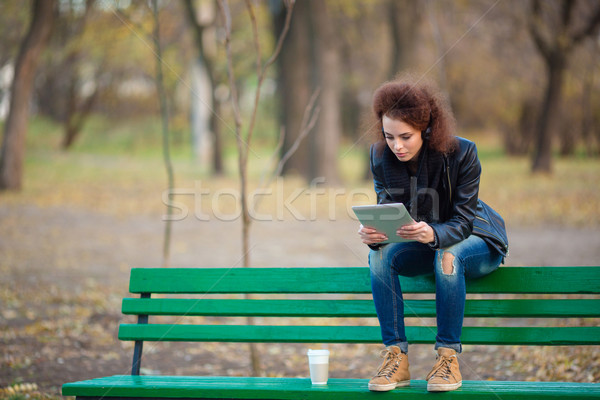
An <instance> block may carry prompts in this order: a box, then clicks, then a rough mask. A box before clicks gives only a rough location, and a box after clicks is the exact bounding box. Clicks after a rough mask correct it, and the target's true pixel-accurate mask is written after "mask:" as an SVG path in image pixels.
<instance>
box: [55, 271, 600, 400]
mask: <svg viewBox="0 0 600 400" xmlns="http://www.w3.org/2000/svg"><path fill="white" fill-rule="evenodd" d="M369 279H370V278H369V270H368V268H250V269H245V268H234V269H214V268H208V269H205V268H203V269H191V268H182V269H162V268H149V269H141V268H140V269H132V271H131V280H130V292H131V293H136V294H140V298H125V299H124V300H123V313H125V314H130V315H137V316H138V323H136V324H122V325H121V326H120V329H119V339H121V340H127V341H134V342H135V346H134V356H133V368H132V374H131V375H117V376H110V377H104V378H98V379H92V380H86V381H81V382H74V383H67V384H65V385H63V388H62V393H63V395H65V396H77V398H78V399H109V400H110V399H113V400H114V399H117V398H119V399H122V398H160V399H166V398H196V399H200V398H202V399H204V398H206V399H209V398H210V399H215V398H219V399H221V398H223V399H225V398H227V399H229V398H238V399H344V400H346V399H359V398H360V399H362V398H375V397H377V398H392V397H394V398H398V399H408V398H416V397H422V396H436V397H438V396H439V397H443V398H464V397H467V396H469V397H471V398H477V399H494V400H498V399H502V400H508V399H523V398H534V397H535V398H538V397H541V396H544V397H560V398H562V399H570V398H595V399H598V398H600V384H594V383H574V382H514V381H512V382H511V381H464V382H463V386H462V387H461V388H460V389H458V390H456V391H453V392H446V393H436V394H432V393H428V392H427V390H426V382H425V381H423V380H413V381H412V382H411V385H410V387H407V388H400V389H396V390H393V391H391V392H387V393H372V392H369V390H368V389H367V381H368V379H366V378H369V377H361V378H365V379H330V380H329V383H328V385H327V386H322V387H317V386H312V385H311V383H310V379H309V378H263V377H213V376H141V375H139V370H140V364H141V360H142V359H141V356H142V348H143V342H144V341H193V342H275V343H291V342H293V343H380V342H381V337H380V330H379V327H378V326H373V324H371V325H367V326H364V325H362V326H361V325H352V326H340V325H339V324H336V323H333V324H331V325H328V326H323V325H319V326H305V325H302V321H303V320H299V322H298V324H294V325H292V324H288V325H281V324H280V322H281V320H280V321H277V322H278V323H279V324H278V325H253V326H246V325H230V324H226V325H214V324H202V325H198V324H191V323H189V321H188V323H187V324H186V323H181V324H160V323H159V324H157V323H154V324H153V323H151V322H152V321H149V316H162V315H171V316H179V317H178V319H182V320H185V318H183V317H191V316H227V317H229V316H255V317H258V316H260V317H276V318H281V317H285V318H284V319H283V321H293V320H294V318H292V317H298V318H306V317H325V318H330V317H341V318H375V317H376V314H375V310H374V306H373V302H372V300H368V299H366V300H362V299H356V296H354V297H355V298H354V299H347V298H349V297H352V296H348V295H341V296H337V298H340V299H335V298H332V296H328V297H327V296H324V295H323V294H330V293H336V294H365V293H370V280H369ZM401 279H402V281H401V282H402V287H403V291H404V292H406V293H434V292H435V283H434V280H433V277H431V276H425V277H416V278H401ZM467 291H468V293H483V294H518V296H515V295H512V296H504V297H511V298H510V299H498V298H489V297H494V296H487V297H488V298H485V299H470V298H469V299H468V300H467V305H466V310H465V316H466V317H489V318H527V319H530V318H561V319H562V318H586V320H585V321H586V324H585V325H590V326H546V325H548V324H546V325H545V326H543V327H532V326H511V327H498V326H465V327H464V329H463V335H462V341H463V343H464V344H480V345H481V344H483V345H486V344H493V345H541V346H560V345H568V346H573V345H598V344H600V327H599V326H598V323H597V322H598V317H600V297H599V296H598V294H600V267H501V268H500V269H499V270H498V271H496V272H494V273H493V274H491V275H489V276H487V277H484V278H481V279H478V280H473V281H468V283H467ZM232 293H236V294H242V293H254V294H264V296H262V297H263V298H262V299H244V298H242V296H234V297H239V299H238V298H233V299H232V298H215V296H212V294H227V295H228V296H222V297H232V296H231V294H232ZM151 294H160V296H157V298H152V297H151ZM185 294H194V295H195V296H187V298H186V297H185V296H182V295H185ZM206 294H211V296H210V297H211V298H205V297H206V296H204V295H206ZM266 294H288V296H286V297H285V298H284V299H281V297H282V296H266ZM300 294H301V296H299V295H300ZM306 294H312V295H311V296H307V295H306ZM529 294H564V295H567V294H578V295H585V296H576V297H577V298H575V299H574V298H572V297H573V296H561V297H571V298H568V299H567V298H558V299H557V298H556V297H557V296H554V298H550V299H549V298H547V297H550V296H530V295H529ZM167 295H172V296H171V298H167ZM274 297H275V298H274ZM294 297H295V298H294ZM300 297H302V298H300ZM307 297H309V299H307ZM324 297H325V298H324ZM363 297H365V296H363ZM413 297H424V296H413ZM470 297H473V296H470ZM478 297H480V298H481V297H484V296H478ZM495 297H498V296H495ZM518 297H520V298H518ZM532 297H535V298H532ZM540 297H546V298H540ZM581 297H583V298H581ZM405 310H406V311H405V314H406V316H407V317H433V316H435V301H434V300H431V299H425V300H419V299H416V300H407V301H406V307H405ZM153 319H157V318H156V317H153ZM588 319H589V320H588ZM195 320H198V318H196V319H195ZM477 320H479V319H476V321H477ZM325 321H327V320H325ZM338 321H339V320H338ZM479 321H481V320H479ZM588 321H592V322H593V323H588ZM304 323H305V324H306V322H304ZM486 325H489V324H486ZM555 325H557V324H555ZM407 336H408V340H409V342H411V343H433V342H434V341H435V329H432V328H431V327H424V326H410V327H408V328H407ZM332 357H335V354H332ZM377 362H378V361H376V360H373V367H374V368H375V367H376V363H377ZM357 378H358V377H357Z"/></svg>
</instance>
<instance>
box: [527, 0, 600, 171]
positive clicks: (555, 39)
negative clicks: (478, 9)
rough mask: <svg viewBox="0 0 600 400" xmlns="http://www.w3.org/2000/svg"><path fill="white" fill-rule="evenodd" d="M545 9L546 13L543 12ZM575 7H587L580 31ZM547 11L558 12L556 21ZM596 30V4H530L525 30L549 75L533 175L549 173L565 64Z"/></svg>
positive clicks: (599, 16)
mask: <svg viewBox="0 0 600 400" xmlns="http://www.w3.org/2000/svg"><path fill="white" fill-rule="evenodd" d="M544 6H547V7H548V11H547V12H546V13H544V11H543V7H544ZM577 6H580V7H587V9H584V10H585V12H586V14H587V15H590V18H589V19H588V21H586V23H585V24H583V26H582V27H581V28H580V29H578V30H575V29H574V27H573V25H574V23H573V15H574V14H575V10H576V7H577ZM590 7H595V8H594V9H592V8H590ZM550 11H552V12H558V14H556V16H557V17H558V18H557V19H552V18H548V16H547V15H548V12H550ZM557 21H558V24H557ZM599 27H600V7H598V6H597V5H596V4H595V3H592V2H589V3H588V2H577V1H571V0H562V1H561V2H553V3H550V2H544V3H542V2H540V1H539V0H533V1H532V3H531V13H530V15H529V20H528V29H529V33H530V35H531V38H532V39H533V41H534V43H535V45H536V47H537V49H538V51H539V52H540V54H541V55H542V57H543V59H544V61H545V63H546V68H547V71H548V83H547V85H546V91H545V95H544V100H543V104H542V110H541V113H540V118H539V122H538V126H537V130H536V149H535V153H534V155H533V163H532V168H531V169H532V172H545V173H550V172H552V136H553V130H554V129H556V126H557V125H558V121H559V119H558V118H559V115H560V101H561V95H562V83H563V80H564V74H565V71H566V69H567V61H568V59H569V55H570V54H572V52H573V50H574V49H575V47H576V46H577V45H578V44H580V43H581V42H582V41H583V40H584V39H586V38H588V37H593V36H594V35H596V34H597V32H598V29H599Z"/></svg>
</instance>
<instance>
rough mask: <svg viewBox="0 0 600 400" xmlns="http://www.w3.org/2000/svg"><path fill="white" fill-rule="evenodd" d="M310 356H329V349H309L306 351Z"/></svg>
mask: <svg viewBox="0 0 600 400" xmlns="http://www.w3.org/2000/svg"><path fill="white" fill-rule="evenodd" d="M306 354H308V355H309V356H328V355H329V350H325V349H323V350H313V349H308V352H307V353H306Z"/></svg>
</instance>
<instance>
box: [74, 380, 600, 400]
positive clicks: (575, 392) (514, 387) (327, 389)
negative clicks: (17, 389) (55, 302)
mask: <svg viewBox="0 0 600 400" xmlns="http://www.w3.org/2000/svg"><path fill="white" fill-rule="evenodd" d="M367 382H368V380H366V379H335V378H332V379H330V380H329V382H328V384H327V385H326V386H321V387H319V386H313V385H311V383H310V379H308V378H251V377H250V378H249V377H196V376H130V375H118V376H112V377H106V378H99V379H94V380H89V381H81V382H74V383H67V384H65V385H64V386H63V396H78V398H80V397H81V398H85V397H89V398H90V399H91V398H97V399H99V398H105V399H110V398H112V397H121V398H135V397H138V398H144V397H146V398H155V399H160V398H202V397H211V398H239V399H298V398H302V399H307V400H308V399H328V400H329V399H330V400H338V399H339V400H353V399H366V398H373V399H375V398H377V399H381V398H382V397H385V398H386V399H387V398H397V399H414V398H426V397H427V398H431V396H432V395H431V393H428V392H427V389H426V386H427V382H426V381H423V380H412V381H411V385H410V386H409V387H406V388H402V389H398V390H393V391H391V392H388V393H376V392H369V390H368V389H367ZM441 396H443V397H444V398H448V399H464V398H472V399H490V400H498V399H503V400H509V399H538V398H560V399H563V400H566V399H575V398H580V399H581V398H588V399H594V398H598V397H599V396H600V385H597V384H593V383H570V382H544V383H543V384H540V383H536V382H515V381H463V386H462V387H461V388H459V389H458V390H456V391H453V392H446V393H444V394H443V395H441Z"/></svg>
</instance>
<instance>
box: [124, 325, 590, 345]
mask: <svg viewBox="0 0 600 400" xmlns="http://www.w3.org/2000/svg"><path fill="white" fill-rule="evenodd" d="M406 335H407V338H408V341H409V342H410V343H434V342H435V336H436V329H435V327H431V326H407V327H406ZM599 338H600V327H473V326H469V327H464V328H463V332H462V336H461V342H462V343H464V344H523V345H569V344H580V345H581V344H599V343H600V340H599ZM119 339H121V340H148V341H186V342H261V343H269V342H273V343H380V342H381V332H380V330H379V327H378V326H335V325H334V326H289V325H281V326H264V325H259V326H256V325H250V326H249V325H171V324H154V325H136V324H122V325H121V327H120V329H119Z"/></svg>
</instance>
